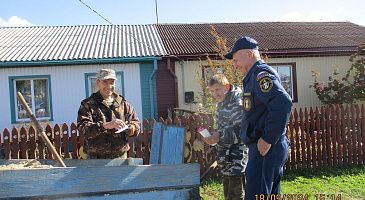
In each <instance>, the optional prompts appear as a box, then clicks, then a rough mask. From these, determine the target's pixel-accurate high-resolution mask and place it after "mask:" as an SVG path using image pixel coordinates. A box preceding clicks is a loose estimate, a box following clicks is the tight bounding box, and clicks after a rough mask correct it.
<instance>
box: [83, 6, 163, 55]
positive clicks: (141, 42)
mask: <svg viewBox="0 0 365 200" xmlns="http://www.w3.org/2000/svg"><path fill="white" fill-rule="evenodd" d="M78 1H79V2H80V3H82V4H83V5H84V6H86V7H87V8H88V9H90V10H91V11H93V12H94V13H95V14H97V15H98V16H99V17H101V18H102V19H103V20H105V21H106V22H108V23H109V24H110V25H113V26H114V27H116V28H117V29H119V30H120V31H122V32H123V33H126V32H125V31H124V30H123V29H120V28H119V26H116V25H115V24H113V23H112V22H111V21H109V20H108V19H107V18H106V17H104V16H103V15H102V14H100V13H99V12H98V11H96V10H95V9H93V8H92V7H91V6H90V5H88V4H86V3H85V2H83V1H82V0H78ZM156 1H157V0H156ZM156 3H157V2H156ZM156 6H157V4H156ZM156 10H157V7H156ZM156 12H157V11H156ZM156 14H157V13H156ZM157 23H158V19H157ZM126 34H128V35H130V36H131V37H132V38H133V39H134V40H135V41H137V42H138V43H140V44H143V45H145V46H146V47H148V48H149V49H151V50H152V51H153V52H154V53H155V54H156V55H158V53H157V51H156V50H155V49H154V48H152V47H151V46H150V45H148V44H146V43H144V42H143V41H140V40H139V39H138V38H136V37H135V36H134V34H132V33H126ZM162 48H163V47H162Z"/></svg>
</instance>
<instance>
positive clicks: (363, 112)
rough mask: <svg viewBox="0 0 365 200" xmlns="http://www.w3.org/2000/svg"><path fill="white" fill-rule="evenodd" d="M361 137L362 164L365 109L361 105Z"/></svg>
mask: <svg viewBox="0 0 365 200" xmlns="http://www.w3.org/2000/svg"><path fill="white" fill-rule="evenodd" d="M361 137H362V162H361V163H362V164H365V109H364V104H362V105H361Z"/></svg>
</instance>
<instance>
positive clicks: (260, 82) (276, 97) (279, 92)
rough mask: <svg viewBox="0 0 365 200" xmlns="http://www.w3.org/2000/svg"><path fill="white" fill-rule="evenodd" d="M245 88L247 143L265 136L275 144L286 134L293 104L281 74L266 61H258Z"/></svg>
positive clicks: (244, 121)
mask: <svg viewBox="0 0 365 200" xmlns="http://www.w3.org/2000/svg"><path fill="white" fill-rule="evenodd" d="M243 88H244V91H243V97H242V98H243V99H242V100H243V108H244V112H245V114H244V116H245V118H244V119H243V120H242V126H241V138H242V139H243V142H244V143H245V144H251V143H255V142H257V141H258V139H259V138H260V137H262V138H263V139H264V140H265V141H266V142H268V143H270V144H275V143H276V142H277V141H278V140H279V139H280V138H282V136H283V135H285V131H286V126H287V123H288V119H289V116H290V112H291V107H292V101H291V98H290V96H289V94H288V93H287V92H286V91H285V89H284V88H283V86H282V85H281V81H280V77H279V75H278V73H277V72H276V70H274V69H273V68H272V67H270V66H268V65H267V64H265V63H264V62H263V61H261V60H260V61H257V62H256V63H255V64H254V66H253V67H252V68H251V69H250V70H249V72H248V73H247V75H246V76H245V78H244V79H243Z"/></svg>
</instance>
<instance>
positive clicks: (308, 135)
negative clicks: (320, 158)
mask: <svg viewBox="0 0 365 200" xmlns="http://www.w3.org/2000/svg"><path fill="white" fill-rule="evenodd" d="M304 117H305V118H304V124H305V139H306V147H307V156H306V158H307V160H306V165H307V168H308V169H310V168H312V166H313V159H312V158H311V155H312V148H311V143H310V142H311V140H312V138H311V133H310V122H309V116H308V109H307V107H305V108H304Z"/></svg>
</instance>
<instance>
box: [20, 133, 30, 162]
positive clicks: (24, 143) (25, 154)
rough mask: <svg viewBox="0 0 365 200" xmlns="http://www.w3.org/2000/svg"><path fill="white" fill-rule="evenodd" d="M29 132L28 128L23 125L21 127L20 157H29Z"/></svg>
mask: <svg viewBox="0 0 365 200" xmlns="http://www.w3.org/2000/svg"><path fill="white" fill-rule="evenodd" d="M27 142H28V133H27V130H26V129H25V128H24V127H23V126H22V128H21V129H20V158H22V159H28V148H27Z"/></svg>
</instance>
